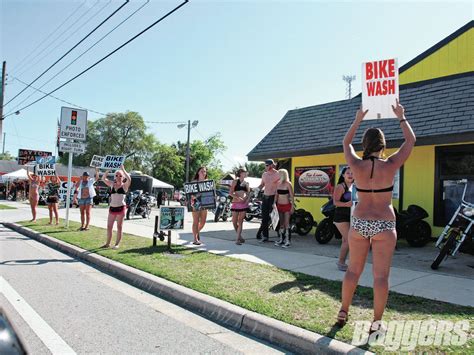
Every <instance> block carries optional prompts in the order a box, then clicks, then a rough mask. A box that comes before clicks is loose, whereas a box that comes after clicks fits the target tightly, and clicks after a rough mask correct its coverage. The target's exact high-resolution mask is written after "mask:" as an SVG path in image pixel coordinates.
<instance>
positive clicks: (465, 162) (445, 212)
mask: <svg viewBox="0 0 474 355" xmlns="http://www.w3.org/2000/svg"><path fill="white" fill-rule="evenodd" d="M435 159H436V165H435V193H434V225H435V226H440V227H443V226H445V225H446V223H447V222H449V219H450V218H451V216H452V215H453V213H454V212H455V211H456V209H457V207H458V206H459V203H460V201H461V195H462V192H463V189H464V184H462V183H460V182H459V180H461V179H467V180H469V181H471V182H472V181H474V144H463V145H456V146H450V147H436V149H435ZM471 191H472V190H469V193H468V194H467V195H466V197H465V199H466V200H467V201H469V202H474V193H472V192H471Z"/></svg>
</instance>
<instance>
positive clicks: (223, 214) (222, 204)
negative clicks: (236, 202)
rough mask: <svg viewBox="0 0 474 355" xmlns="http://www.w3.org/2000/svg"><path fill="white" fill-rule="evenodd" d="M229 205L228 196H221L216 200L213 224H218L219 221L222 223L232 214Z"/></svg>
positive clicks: (229, 199)
mask: <svg viewBox="0 0 474 355" xmlns="http://www.w3.org/2000/svg"><path fill="white" fill-rule="evenodd" d="M230 205H231V198H230V196H229V195H227V196H222V195H221V196H219V197H218V198H217V207H216V209H215V210H214V222H219V219H222V220H223V221H224V222H225V221H227V219H228V218H229V217H230V216H231V214H232V212H231V210H230Z"/></svg>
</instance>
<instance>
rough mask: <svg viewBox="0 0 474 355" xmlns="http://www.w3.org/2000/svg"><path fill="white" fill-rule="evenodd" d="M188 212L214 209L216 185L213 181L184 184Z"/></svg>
mask: <svg viewBox="0 0 474 355" xmlns="http://www.w3.org/2000/svg"><path fill="white" fill-rule="evenodd" d="M184 192H185V193H186V201H187V206H188V211H189V212H196V211H201V210H213V209H215V208H216V185H215V183H214V180H203V181H195V182H188V183H185V184H184Z"/></svg>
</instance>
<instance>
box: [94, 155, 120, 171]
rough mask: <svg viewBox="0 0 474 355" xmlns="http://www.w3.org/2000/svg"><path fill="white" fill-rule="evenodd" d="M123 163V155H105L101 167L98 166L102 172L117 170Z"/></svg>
mask: <svg viewBox="0 0 474 355" xmlns="http://www.w3.org/2000/svg"><path fill="white" fill-rule="evenodd" d="M124 162H125V156H124V155H106V156H105V158H104V159H103V160H102V165H101V166H100V168H101V169H104V170H112V171H113V170H117V169H120V167H121V166H122V165H123V163H124Z"/></svg>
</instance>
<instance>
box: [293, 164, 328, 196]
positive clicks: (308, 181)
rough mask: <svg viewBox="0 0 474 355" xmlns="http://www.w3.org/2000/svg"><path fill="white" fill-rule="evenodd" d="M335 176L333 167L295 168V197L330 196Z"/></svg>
mask: <svg viewBox="0 0 474 355" xmlns="http://www.w3.org/2000/svg"><path fill="white" fill-rule="evenodd" d="M335 175H336V166H335V165H330V166H314V167H300V168H295V187H294V188H295V196H304V197H323V196H324V197H327V196H332V193H333V191H334V184H335Z"/></svg>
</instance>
